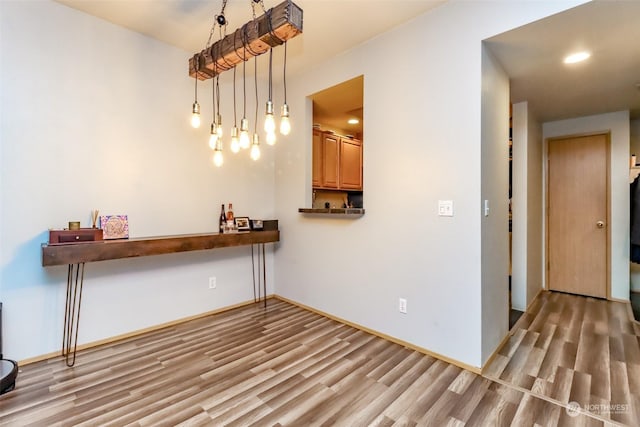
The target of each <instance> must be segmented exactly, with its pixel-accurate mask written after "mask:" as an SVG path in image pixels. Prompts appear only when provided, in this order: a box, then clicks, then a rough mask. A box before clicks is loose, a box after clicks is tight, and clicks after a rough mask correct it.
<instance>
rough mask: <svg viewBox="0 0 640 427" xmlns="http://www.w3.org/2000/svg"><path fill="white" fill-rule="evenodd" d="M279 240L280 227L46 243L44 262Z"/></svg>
mask: <svg viewBox="0 0 640 427" xmlns="http://www.w3.org/2000/svg"><path fill="white" fill-rule="evenodd" d="M278 241H280V231H278V230H269V231H250V232H240V233H230V234H219V233H208V234H183V235H175V236H158V237H144V238H135V239H127V240H103V241H98V242H86V243H73V244H55V245H49V244H46V243H45V244H43V245H42V266H43V267H48V266H53V265H67V264H78V263H83V262H94V261H107V260H112V259H120V258H134V257H142V256H151V255H162V254H171V253H176V252H189V251H201V250H207V249H217V248H226V247H231V246H246V245H254V244H260V243H272V242H278Z"/></svg>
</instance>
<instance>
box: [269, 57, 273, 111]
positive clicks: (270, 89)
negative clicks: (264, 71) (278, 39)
mask: <svg viewBox="0 0 640 427" xmlns="http://www.w3.org/2000/svg"><path fill="white" fill-rule="evenodd" d="M272 65H273V48H271V49H269V101H271V100H272V99H273V97H272V95H273V77H272Z"/></svg>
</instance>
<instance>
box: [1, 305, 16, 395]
mask: <svg viewBox="0 0 640 427" xmlns="http://www.w3.org/2000/svg"><path fill="white" fill-rule="evenodd" d="M17 376H18V364H17V363H16V362H14V361H13V360H6V359H3V355H2V303H1V302H0V394H4V393H6V392H8V391H11V390H13V389H14V388H15V386H16V377H17Z"/></svg>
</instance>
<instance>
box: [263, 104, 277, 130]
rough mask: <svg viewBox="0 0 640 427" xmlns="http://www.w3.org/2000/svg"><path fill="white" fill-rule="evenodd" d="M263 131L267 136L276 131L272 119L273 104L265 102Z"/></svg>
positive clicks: (274, 122)
mask: <svg viewBox="0 0 640 427" xmlns="http://www.w3.org/2000/svg"><path fill="white" fill-rule="evenodd" d="M264 131H265V132H266V133H267V134H269V133H272V132H275V131H276V121H275V119H274V118H273V102H271V101H267V112H266V115H265V116H264Z"/></svg>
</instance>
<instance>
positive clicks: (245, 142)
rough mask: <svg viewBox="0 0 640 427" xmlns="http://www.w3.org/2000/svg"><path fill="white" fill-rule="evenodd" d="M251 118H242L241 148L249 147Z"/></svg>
mask: <svg viewBox="0 0 640 427" xmlns="http://www.w3.org/2000/svg"><path fill="white" fill-rule="evenodd" d="M250 143H251V141H250V140H249V120H247V119H246V118H243V119H242V120H240V148H242V149H245V148H249V144H250Z"/></svg>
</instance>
